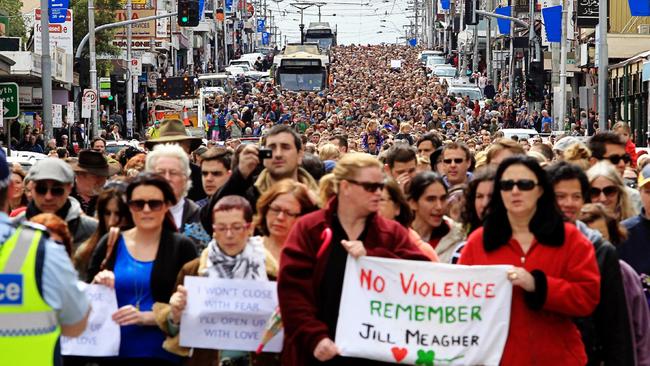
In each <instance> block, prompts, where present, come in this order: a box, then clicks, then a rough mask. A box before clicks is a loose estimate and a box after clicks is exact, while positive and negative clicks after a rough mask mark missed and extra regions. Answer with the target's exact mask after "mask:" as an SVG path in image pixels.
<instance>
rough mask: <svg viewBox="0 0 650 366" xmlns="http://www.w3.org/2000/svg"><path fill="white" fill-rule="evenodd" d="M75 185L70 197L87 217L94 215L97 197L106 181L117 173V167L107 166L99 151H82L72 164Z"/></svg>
mask: <svg viewBox="0 0 650 366" xmlns="http://www.w3.org/2000/svg"><path fill="white" fill-rule="evenodd" d="M73 170H74V172H75V185H74V188H73V189H72V193H71V196H72V197H74V198H76V199H77V201H79V204H81V209H82V210H83V211H84V212H85V213H86V215H88V216H94V215H95V209H96V207H95V205H96V203H97V196H99V193H100V192H101V189H102V187H103V186H104V184H105V183H106V179H107V178H108V177H110V176H112V175H113V174H116V173H117V172H119V170H120V169H119V167H117V166H116V165H112V164H108V162H107V161H106V158H105V157H104V155H103V154H102V153H101V152H100V151H96V150H82V151H80V152H79V158H78V161H77V162H76V163H74V164H73Z"/></svg>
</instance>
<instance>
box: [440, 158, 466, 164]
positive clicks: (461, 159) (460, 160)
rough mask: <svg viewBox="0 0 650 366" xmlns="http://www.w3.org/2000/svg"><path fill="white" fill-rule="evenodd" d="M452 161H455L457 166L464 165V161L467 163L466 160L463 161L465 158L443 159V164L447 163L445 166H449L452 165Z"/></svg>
mask: <svg viewBox="0 0 650 366" xmlns="http://www.w3.org/2000/svg"><path fill="white" fill-rule="evenodd" d="M452 161H453V162H454V163H456V164H462V163H463V161H465V159H463V158H455V159H442V162H443V163H445V164H447V165H450V164H451V162H452Z"/></svg>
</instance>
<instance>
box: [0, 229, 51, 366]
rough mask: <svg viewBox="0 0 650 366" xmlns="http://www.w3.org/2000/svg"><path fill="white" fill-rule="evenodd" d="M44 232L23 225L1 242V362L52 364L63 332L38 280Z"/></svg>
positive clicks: (7, 363) (1, 363) (10, 363)
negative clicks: (39, 252)
mask: <svg viewBox="0 0 650 366" xmlns="http://www.w3.org/2000/svg"><path fill="white" fill-rule="evenodd" d="M42 235H43V233H42V232H41V231H40V230H35V229H32V228H29V227H24V226H21V227H19V228H18V229H16V231H15V232H14V233H13V235H11V236H10V237H9V239H7V241H5V243H4V244H3V245H2V246H0V365H25V366H27V365H39V366H41V365H53V364H54V358H55V357H58V355H55V354H54V353H55V347H56V344H57V341H58V339H59V335H60V334H61V328H60V327H59V324H58V320H57V316H56V312H55V311H54V309H52V307H50V306H49V305H48V304H47V303H46V302H45V300H43V297H42V296H41V294H40V292H39V291H38V285H37V282H36V256H37V249H38V245H39V242H40V240H41V237H42Z"/></svg>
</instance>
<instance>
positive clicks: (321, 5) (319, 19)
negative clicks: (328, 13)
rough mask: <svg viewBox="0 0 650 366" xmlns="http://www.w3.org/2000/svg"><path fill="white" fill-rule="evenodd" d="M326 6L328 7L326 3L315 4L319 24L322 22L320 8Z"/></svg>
mask: <svg viewBox="0 0 650 366" xmlns="http://www.w3.org/2000/svg"><path fill="white" fill-rule="evenodd" d="M325 5H327V4H325V3H314V6H315V7H317V8H318V22H319V23H320V22H321V13H320V8H322V7H323V6H325Z"/></svg>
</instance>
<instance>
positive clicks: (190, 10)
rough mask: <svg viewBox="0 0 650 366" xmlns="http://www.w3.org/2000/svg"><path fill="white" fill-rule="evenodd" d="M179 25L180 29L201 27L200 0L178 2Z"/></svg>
mask: <svg viewBox="0 0 650 366" xmlns="http://www.w3.org/2000/svg"><path fill="white" fill-rule="evenodd" d="M177 18H178V25H179V26H180V27H196V26H197V25H199V20H200V18H201V14H199V0H178V15H177Z"/></svg>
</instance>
